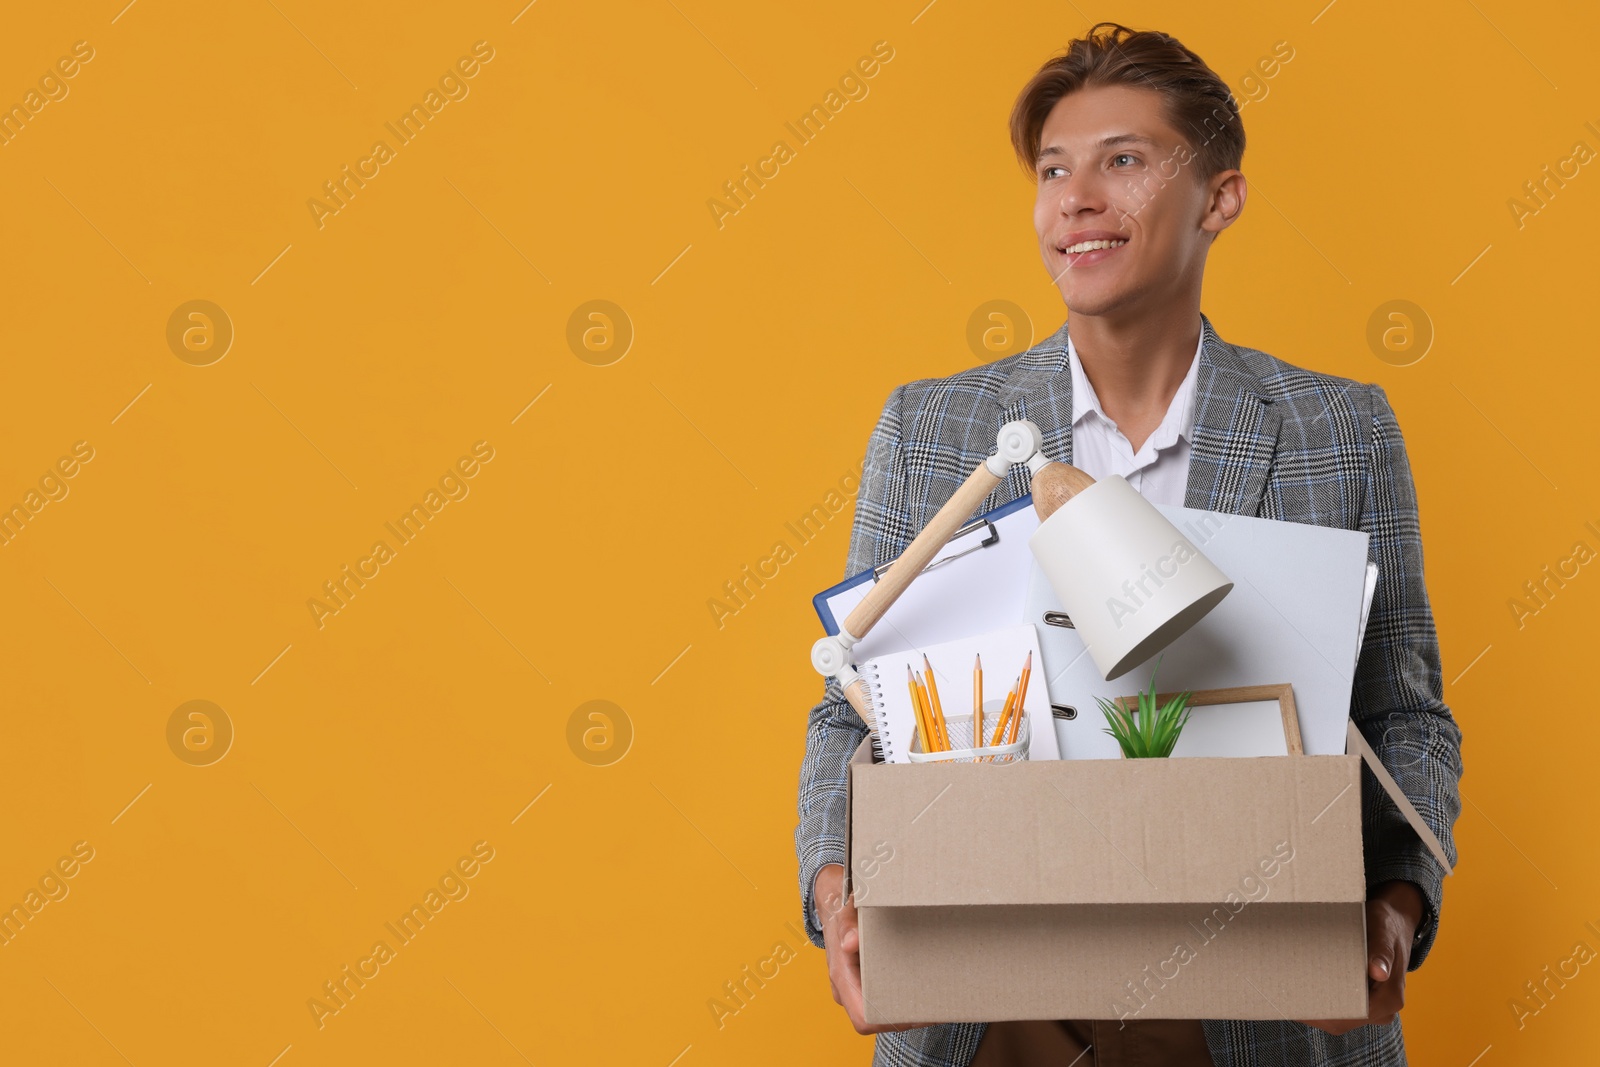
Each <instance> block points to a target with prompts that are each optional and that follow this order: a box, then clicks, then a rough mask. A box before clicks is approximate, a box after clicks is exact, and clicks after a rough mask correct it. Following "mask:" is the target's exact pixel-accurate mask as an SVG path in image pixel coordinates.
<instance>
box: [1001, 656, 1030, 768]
mask: <svg viewBox="0 0 1600 1067" xmlns="http://www.w3.org/2000/svg"><path fill="white" fill-rule="evenodd" d="M1031 673H1033V650H1032V649H1029V650H1028V661H1027V662H1026V663H1024V664H1023V665H1022V679H1021V680H1020V681H1019V682H1018V683H1017V721H1016V722H1014V723H1012V724H1011V736H1010V737H1008V738H1007V739H1006V744H1008V745H1009V744H1010V743H1011V742H1013V741H1015V740H1016V739H1017V731H1018V730H1020V729H1021V727H1022V716H1023V707H1022V705H1023V702H1024V701H1025V700H1027V698H1028V675H1029V674H1031Z"/></svg>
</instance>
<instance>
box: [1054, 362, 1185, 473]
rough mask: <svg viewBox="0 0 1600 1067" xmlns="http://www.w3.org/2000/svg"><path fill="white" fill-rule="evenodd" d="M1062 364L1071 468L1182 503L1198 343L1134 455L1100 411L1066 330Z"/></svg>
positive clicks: (1114, 424)
mask: <svg viewBox="0 0 1600 1067" xmlns="http://www.w3.org/2000/svg"><path fill="white" fill-rule="evenodd" d="M1201 344H1204V339H1203V338H1202V341H1201ZM1067 360H1068V362H1069V363H1070V364H1071V366H1072V465H1073V466H1074V467H1077V468H1078V469H1079V470H1081V471H1083V472H1084V473H1086V474H1088V475H1089V476H1091V477H1093V478H1104V477H1107V476H1109V475H1112V474H1120V475H1122V476H1123V477H1124V478H1126V479H1127V480H1128V484H1129V485H1131V486H1133V488H1134V489H1135V490H1137V491H1138V492H1139V494H1140V495H1141V496H1143V497H1144V498H1145V499H1146V500H1148V501H1150V502H1151V503H1153V504H1177V505H1182V504H1183V498H1184V490H1185V488H1186V487H1187V484H1188V478H1189V441H1190V438H1191V437H1192V436H1193V434H1194V402H1195V382H1196V381H1197V380H1198V378H1199V375H1200V345H1198V344H1197V345H1196V346H1195V350H1194V359H1193V360H1191V361H1190V363H1189V373H1188V374H1186V375H1184V378H1183V382H1182V383H1181V384H1179V386H1178V391H1177V392H1176V393H1174V394H1173V396H1172V403H1171V404H1169V405H1168V406H1167V414H1166V416H1165V417H1164V418H1163V419H1162V420H1161V424H1160V425H1159V426H1157V427H1156V428H1155V430H1154V431H1153V432H1152V433H1151V434H1150V436H1149V437H1148V438H1147V439H1146V440H1145V442H1144V444H1143V445H1142V446H1141V447H1140V449H1139V451H1138V452H1137V453H1135V452H1134V451H1133V445H1132V444H1131V443H1130V442H1129V441H1128V439H1127V438H1126V437H1124V436H1123V434H1122V431H1121V430H1119V429H1117V424H1116V423H1115V422H1112V421H1111V419H1110V417H1109V416H1107V415H1106V413H1105V412H1104V411H1103V410H1101V407H1100V398H1099V397H1098V396H1096V395H1095V391H1094V386H1093V385H1090V384H1089V377H1088V375H1086V374H1085V373H1084V372H1083V364H1082V363H1080V362H1079V360H1078V350H1077V348H1076V347H1075V346H1074V345H1073V343H1072V335H1071V333H1070V332H1069V333H1068V334H1067Z"/></svg>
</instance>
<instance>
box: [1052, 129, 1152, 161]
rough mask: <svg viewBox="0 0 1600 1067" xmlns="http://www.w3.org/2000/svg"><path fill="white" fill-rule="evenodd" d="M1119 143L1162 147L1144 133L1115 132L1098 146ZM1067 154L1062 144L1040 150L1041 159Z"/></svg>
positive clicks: (1109, 145) (1106, 146) (1110, 145)
mask: <svg viewBox="0 0 1600 1067" xmlns="http://www.w3.org/2000/svg"><path fill="white" fill-rule="evenodd" d="M1119 144H1143V145H1149V146H1150V147H1151V148H1160V147H1161V146H1160V145H1159V144H1157V143H1156V142H1155V141H1153V140H1151V139H1150V138H1148V137H1146V136H1145V135H1144V134H1142V133H1114V134H1112V135H1111V136H1110V137H1105V138H1102V139H1101V141H1100V143H1099V145H1097V146H1096V147H1098V148H1110V147H1112V146H1113V145H1119ZM1066 154H1067V150H1066V149H1065V148H1062V147H1061V146H1060V145H1050V146H1049V147H1048V148H1041V149H1040V150H1039V158H1040V159H1043V158H1044V157H1045V156H1064V155H1066Z"/></svg>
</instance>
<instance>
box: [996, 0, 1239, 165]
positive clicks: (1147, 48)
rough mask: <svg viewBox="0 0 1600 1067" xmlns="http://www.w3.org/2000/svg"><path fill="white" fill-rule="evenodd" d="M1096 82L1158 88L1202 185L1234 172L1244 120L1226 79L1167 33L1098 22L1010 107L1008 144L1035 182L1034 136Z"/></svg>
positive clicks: (1036, 140) (1048, 64)
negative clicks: (1066, 100)
mask: <svg viewBox="0 0 1600 1067" xmlns="http://www.w3.org/2000/svg"><path fill="white" fill-rule="evenodd" d="M1100 85H1126V86H1130V87H1132V88H1136V89H1152V90H1154V91H1156V92H1158V93H1160V94H1161V96H1162V100H1163V106H1164V109H1165V111H1166V117H1167V121H1168V122H1169V123H1170V124H1171V125H1172V127H1173V128H1174V129H1176V130H1178V131H1179V132H1180V133H1182V134H1184V135H1185V137H1187V138H1188V140H1189V150H1190V153H1191V154H1192V155H1193V157H1194V165H1195V166H1196V167H1197V168H1198V173H1199V176H1200V180H1201V181H1202V182H1204V181H1209V180H1210V179H1211V178H1212V177H1214V176H1216V175H1217V174H1220V173H1221V172H1222V171H1225V170H1236V169H1238V167H1239V163H1240V161H1241V160H1242V159H1243V158H1244V121H1243V120H1242V119H1241V118H1240V117H1239V105H1238V103H1237V102H1236V101H1235V100H1234V98H1233V93H1232V92H1231V91H1230V90H1229V89H1228V85H1227V83H1226V82H1224V81H1223V80H1222V79H1221V78H1219V77H1217V75H1216V72H1215V71H1213V70H1212V69H1211V68H1210V67H1208V66H1206V63H1205V60H1203V59H1201V58H1200V57H1199V56H1197V55H1195V54H1194V53H1193V52H1191V51H1189V49H1187V48H1185V47H1184V46H1183V44H1182V43H1181V42H1180V41H1179V40H1178V39H1177V38H1176V37H1173V36H1171V35H1170V34H1165V33H1161V32H1159V31H1156V30H1130V29H1129V28H1128V27H1126V26H1123V25H1120V24H1118V23H1115V22H1100V23H1096V24H1095V25H1094V26H1091V27H1090V28H1089V32H1088V33H1086V34H1085V35H1084V36H1083V37H1082V38H1080V39H1079V40H1076V41H1073V42H1072V43H1071V44H1069V45H1068V46H1067V50H1066V52H1065V53H1064V54H1062V55H1059V56H1055V57H1053V58H1052V59H1050V60H1049V61H1048V62H1046V63H1045V65H1044V66H1043V67H1040V68H1039V72H1038V73H1037V74H1035V75H1034V76H1033V78H1032V80H1030V81H1029V82H1028V84H1027V85H1026V86H1024V87H1023V89H1022V92H1021V94H1020V95H1018V97H1017V102H1016V105H1015V106H1014V107H1013V108H1012V109H1011V146H1012V147H1013V148H1014V149H1015V150H1016V153H1017V160H1018V162H1020V163H1021V164H1022V169H1023V170H1025V171H1027V172H1028V173H1029V174H1031V175H1033V176H1034V178H1035V180H1037V178H1038V173H1037V171H1036V170H1035V168H1036V167H1037V165H1038V162H1039V148H1040V144H1039V140H1040V134H1041V131H1042V130H1043V129H1044V123H1045V119H1047V118H1048V117H1049V116H1050V111H1051V109H1052V108H1054V107H1055V106H1056V104H1057V103H1059V102H1060V101H1061V99H1062V97H1064V96H1067V95H1068V94H1069V93H1074V92H1077V91H1078V90H1079V89H1088V88H1092V87H1094V86H1100Z"/></svg>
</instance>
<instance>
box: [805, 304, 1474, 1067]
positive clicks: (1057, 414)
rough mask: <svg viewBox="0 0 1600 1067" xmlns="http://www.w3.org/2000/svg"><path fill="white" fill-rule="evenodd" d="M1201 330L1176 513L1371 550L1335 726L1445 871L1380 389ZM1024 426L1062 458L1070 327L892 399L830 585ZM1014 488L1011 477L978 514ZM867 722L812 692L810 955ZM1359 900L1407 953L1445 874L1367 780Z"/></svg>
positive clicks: (1270, 1047) (1406, 549)
mask: <svg viewBox="0 0 1600 1067" xmlns="http://www.w3.org/2000/svg"><path fill="white" fill-rule="evenodd" d="M1201 329H1202V332H1203V338H1202V345H1201V350H1200V369H1199V372H1198V385H1197V392H1196V398H1195V399H1196V404H1195V425H1194V438H1193V440H1192V442H1191V450H1190V459H1189V478H1188V486H1187V489H1186V494H1185V498H1184V504H1185V505H1186V506H1188V507H1192V508H1203V509H1206V510H1209V511H1219V512H1226V513H1230V514H1236V515H1255V516H1260V517H1262V518H1268V519H1280V520H1284V521H1287V522H1305V523H1315V524H1317V525H1321V526H1333V527H1339V528H1342V529H1351V530H1364V531H1366V532H1367V533H1368V534H1369V535H1370V541H1369V553H1370V556H1369V558H1371V559H1372V560H1374V561H1375V562H1376V563H1377V564H1378V567H1379V571H1378V574H1379V578H1378V588H1377V592H1376V594H1375V596H1374V599H1373V604H1372V611H1371V615H1370V618H1369V621H1368V624H1367V633H1366V637H1365V639H1364V642H1363V644H1362V647H1361V660H1360V663H1359V665H1358V667H1357V672H1356V678H1355V686H1354V692H1353V695H1352V698H1351V704H1350V716H1351V718H1352V719H1354V720H1355V722H1356V725H1357V726H1358V727H1359V728H1360V730H1361V732H1362V734H1364V735H1365V736H1366V738H1367V740H1368V741H1369V742H1370V743H1371V744H1372V747H1373V748H1374V749H1376V750H1377V753H1378V755H1379V757H1381V758H1382V760H1383V762H1384V765H1385V766H1387V767H1388V768H1389V770H1390V772H1391V773H1392V774H1393V775H1394V777H1395V779H1396V780H1397V781H1398V782H1399V784H1400V787H1401V788H1402V789H1403V790H1404V791H1405V793H1406V795H1407V796H1408V797H1410V799H1411V801H1412V803H1413V804H1415V805H1416V807H1417V810H1418V811H1419V812H1420V813H1421V815H1422V818H1423V819H1424V820H1426V822H1427V823H1428V825H1429V826H1430V827H1431V828H1432V829H1433V832H1434V833H1435V834H1436V835H1438V837H1439V840H1440V841H1441V842H1442V843H1443V844H1444V848H1445V851H1446V854H1447V855H1449V857H1450V862H1451V865H1452V866H1454V865H1455V858H1456V852H1455V842H1454V838H1453V835H1452V833H1451V831H1452V828H1453V826H1454V825H1455V821H1456V817H1457V815H1459V813H1460V810H1461V800H1460V794H1459V792H1458V782H1459V780H1460V777H1461V770H1462V768H1461V731H1460V729H1459V727H1458V726H1457V725H1456V722H1455V719H1454V718H1453V717H1452V716H1451V714H1450V709H1449V708H1448V707H1446V706H1445V704H1444V702H1443V701H1442V700H1441V693H1442V686H1441V682H1440V666H1439V643H1438V637H1437V635H1436V633H1435V631H1434V623H1433V612H1432V609H1431V608H1430V606H1429V603H1428V592H1427V588H1426V587H1425V585H1424V584H1423V573H1422V539H1421V532H1420V528H1419V525H1418V519H1417V500H1416V491H1415V488H1414V486H1413V483H1412V478H1411V466H1410V462H1409V460H1408V459H1407V456H1406V448H1405V443H1404V441H1403V440H1402V439H1401V436H1400V427H1399V425H1398V423H1397V422H1396V420H1395V415H1394V411H1393V410H1392V409H1391V408H1390V406H1389V401H1388V398H1387V396H1386V395H1385V394H1384V391H1383V389H1382V388H1381V387H1380V386H1377V385H1364V384H1361V383H1359V382H1355V381H1352V380H1350V379H1347V378H1336V377H1334V376H1332V375H1328V374H1319V373H1317V372H1315V371H1309V370H1303V369H1301V368H1299V367H1295V366H1292V365H1290V364H1288V363H1285V362H1283V361H1282V360H1280V359H1276V358H1274V357H1272V356H1269V355H1267V354H1266V353H1264V352H1258V351H1255V350H1254V349H1249V348H1242V347H1239V346H1237V345H1231V344H1229V343H1227V342H1226V341H1224V340H1222V338H1220V337H1218V336H1217V334H1216V331H1215V330H1214V329H1213V328H1212V325H1211V320H1210V319H1208V318H1206V317H1205V316H1204V315H1201ZM1023 418H1026V419H1032V420H1033V421H1034V422H1035V423H1037V424H1038V426H1039V428H1040V430H1041V431H1042V432H1043V434H1044V451H1045V454H1046V455H1048V456H1050V457H1051V458H1052V459H1059V460H1061V461H1063V462H1067V463H1070V462H1071V461H1072V376H1071V373H1070V372H1069V369H1068V364H1067V327H1066V326H1065V325H1062V327H1061V328H1060V329H1059V330H1057V331H1056V332H1055V333H1054V334H1053V335H1052V336H1051V337H1049V338H1048V339H1046V340H1044V341H1043V342H1041V343H1040V344H1038V345H1035V346H1034V347H1033V348H1031V349H1029V350H1028V351H1026V352H1022V353H1020V354H1018V355H1015V356H1010V357H1007V358H1006V359H1002V360H998V361H996V362H994V363H989V364H985V365H983V366H980V367H975V368H973V369H971V370H966V371H962V372H960V373H958V374H953V375H951V376H949V377H947V378H927V379H923V380H920V381H915V382H910V383H908V384H906V385H902V386H900V387H898V388H896V389H895V390H894V391H893V392H892V393H890V395H889V398H888V401H887V403H886V404H885V405H884V409H883V414H882V416H881V417H880V418H879V420H878V423H877V425H876V426H875V427H874V428H873V430H872V434H871V437H870V438H869V440H868V442H867V453H866V464H865V469H864V471H863V473H862V477H861V488H860V495H859V496H858V497H857V500H856V508H855V524H854V527H853V528H852V530H851V534H850V549H849V559H848V561H847V563H846V565H845V575H846V577H848V576H850V575H855V574H859V573H861V572H862V571H864V570H866V569H868V568H869V567H873V566H877V565H879V564H882V563H887V562H889V561H890V560H892V559H894V558H895V557H897V556H898V555H899V554H900V553H901V552H902V551H904V550H905V548H906V546H907V545H908V544H910V543H911V540H912V538H914V537H915V536H916V535H917V533H918V532H919V531H921V529H922V528H923V526H924V525H925V524H926V523H927V522H928V520H929V519H931V518H932V517H933V514H934V513H935V512H936V511H937V510H938V509H939V508H940V507H941V506H942V505H943V504H944V503H945V501H947V500H949V499H950V497H951V496H953V495H954V493H955V491H956V489H957V487H959V486H960V485H961V483H962V482H963V481H964V480H965V479H966V477H967V475H968V474H970V473H971V472H972V469H973V468H974V467H975V466H977V464H978V463H980V462H981V461H982V460H983V459H985V458H986V457H987V456H989V455H990V454H991V453H992V452H993V451H994V448H995V434H996V432H997V431H998V430H999V428H1000V426H1001V424H1003V423H1006V422H1009V421H1011V420H1013V419H1023ZM1028 491H1029V484H1028V472H1027V469H1026V467H1024V466H1023V465H1021V464H1017V465H1015V466H1013V467H1012V468H1011V472H1010V474H1009V475H1008V477H1007V478H1005V479H1004V480H1002V481H1001V483H1000V484H999V485H998V486H997V487H996V488H995V490H994V492H993V493H991V494H990V495H989V497H988V498H987V499H986V500H985V501H984V502H983V504H982V505H981V506H980V508H979V510H980V511H988V510H991V509H993V508H996V507H999V506H1000V505H1001V504H1004V503H1006V502H1008V501H1011V500H1015V499H1016V498H1018V497H1020V496H1024V495H1026V494H1027V493H1028ZM866 734H867V727H866V724H865V723H863V722H862V721H861V718H860V717H859V716H858V715H857V714H856V712H855V710H854V709H853V708H851V707H850V705H849V704H848V703H847V702H846V701H845V700H844V698H843V696H842V695H841V693H840V691H839V687H838V685H837V683H836V682H833V681H831V680H830V681H829V682H828V684H827V687H826V689H825V691H824V696H823V700H822V702H821V703H819V704H818V705H817V706H816V707H814V708H812V709H811V714H810V718H809V721H808V722H807V725H806V749H805V757H804V760H803V761H802V763H801V767H800V793H799V825H798V826H797V828H796V830H795V850H796V853H797V854H798V857H799V861H800V863H799V865H800V894H801V900H802V909H803V912H804V916H805V928H806V932H807V934H808V936H809V937H810V939H811V941H812V943H813V944H815V945H817V946H818V947H819V948H820V947H822V944H823V941H822V930H821V928H820V927H819V926H818V924H817V916H816V907H815V902H814V901H813V899H812V889H813V885H814V883H815V881H816V876H817V872H818V871H819V870H821V869H822V867H823V866H824V865H826V864H829V863H838V864H843V863H845V862H846V860H845V854H844V836H845V774H846V763H847V761H848V760H849V758H850V755H851V754H852V753H853V752H854V751H855V749H856V747H857V745H858V744H859V743H860V742H861V740H862V739H863V738H864V737H865V736H866ZM1362 790H1363V793H1364V796H1363V798H1362V804H1363V810H1364V813H1365V814H1364V815H1363V835H1364V836H1363V842H1364V845H1363V847H1364V851H1365V861H1366V877H1367V885H1368V886H1369V888H1370V887H1371V886H1374V885H1377V884H1378V883H1381V882H1385V881H1389V880H1390V879H1405V880H1408V881H1411V882H1414V883H1416V885H1417V886H1418V887H1420V888H1421V890H1422V894H1423V897H1424V898H1425V900H1426V902H1427V914H1426V915H1425V916H1424V917H1423V925H1422V927H1421V929H1422V930H1423V938H1422V941H1421V942H1420V944H1419V945H1418V946H1417V947H1416V948H1415V949H1414V950H1413V952H1412V954H1411V961H1410V965H1409V967H1408V970H1416V968H1417V967H1419V966H1420V965H1421V964H1422V961H1423V960H1424V959H1425V958H1426V957H1427V955H1428V951H1429V950H1430V949H1431V948H1432V946H1433V941H1434V938H1435V936H1436V935H1437V931H1438V917H1439V913H1440V904H1441V896H1442V893H1443V886H1442V882H1443V878H1444V871H1443V869H1442V868H1441V867H1440V866H1439V864H1438V862H1437V861H1436V860H1435V859H1434V858H1433V856H1432V854H1431V853H1429V852H1428V851H1427V849H1426V848H1425V847H1424V846H1423V844H1422V842H1421V841H1420V840H1419V839H1418V837H1417V835H1416V833H1415V832H1414V831H1413V830H1412V829H1411V828H1410V826H1409V824H1407V823H1406V821H1405V819H1404V818H1403V817H1402V816H1401V815H1400V813H1399V811H1398V810H1397V809H1396V808H1395V806H1394V804H1393V802H1392V801H1390V800H1389V798H1388V796H1387V794H1385V793H1384V792H1383V791H1382V789H1381V788H1380V787H1379V786H1378V784H1377V781H1376V780H1375V779H1374V778H1373V777H1372V775H1371V774H1370V773H1365V774H1363V775H1362ZM986 1025H987V1024H985V1023H946V1024H941V1025H938V1026H929V1027H923V1028H920V1029H915V1030H907V1031H902V1032H900V1033H892V1034H880V1035H878V1036H877V1044H876V1055H875V1056H874V1059H873V1062H874V1064H893V1065H917V1067H936V1065H937V1067H946V1065H965V1064H968V1063H970V1062H971V1060H972V1057H973V1055H974V1054H975V1052H976V1049H977V1046H978V1042H979V1040H980V1039H981V1038H982V1037H983V1032H984V1028H985V1026H986ZM1203 1025H1204V1029H1205V1034H1206V1041H1207V1044H1208V1045H1209V1046H1210V1049H1211V1055H1212V1058H1213V1059H1214V1060H1215V1061H1216V1063H1217V1065H1218V1067H1246V1065H1248V1067H1311V1065H1332V1067H1380V1065H1382V1067H1390V1065H1397V1064H1404V1063H1405V1062H1406V1056H1405V1044H1404V1041H1403V1039H1402V1036H1401V1029H1400V1022H1399V1020H1398V1019H1396V1020H1395V1021H1394V1022H1393V1023H1391V1024H1390V1025H1388V1026H1363V1027H1359V1028H1357V1029H1355V1030H1353V1031H1351V1032H1350V1033H1348V1034H1345V1035H1343V1036H1340V1037H1335V1036H1333V1035H1331V1034H1327V1033H1324V1032H1323V1031H1321V1030H1317V1029H1315V1028H1313V1027H1308V1026H1304V1025H1302V1024H1300V1023H1296V1022H1292V1021H1289V1020H1283V1021H1273V1022H1262V1021H1240V1020H1209V1019H1208V1020H1204V1021H1203Z"/></svg>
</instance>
